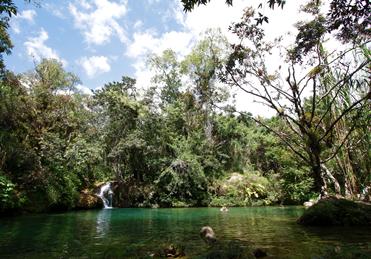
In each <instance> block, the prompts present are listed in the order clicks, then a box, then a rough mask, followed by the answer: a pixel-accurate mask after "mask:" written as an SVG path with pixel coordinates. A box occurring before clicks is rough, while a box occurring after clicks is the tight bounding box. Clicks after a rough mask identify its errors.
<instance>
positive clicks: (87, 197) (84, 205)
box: [76, 190, 103, 209]
mask: <svg viewBox="0 0 371 259" xmlns="http://www.w3.org/2000/svg"><path fill="white" fill-rule="evenodd" d="M102 207H103V202H102V200H101V199H100V198H99V197H98V196H97V195H96V194H94V193H92V192H90V191H88V190H84V191H82V192H81V193H80V196H79V200H78V202H77V204H76V208H77V209H97V208H102Z"/></svg>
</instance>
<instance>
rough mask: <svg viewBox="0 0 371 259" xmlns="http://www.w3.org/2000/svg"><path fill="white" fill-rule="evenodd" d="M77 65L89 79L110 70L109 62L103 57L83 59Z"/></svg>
mask: <svg viewBox="0 0 371 259" xmlns="http://www.w3.org/2000/svg"><path fill="white" fill-rule="evenodd" d="M78 63H79V64H80V65H81V66H82V67H83V69H84V70H85V73H86V74H87V75H88V76H89V77H94V76H95V75H98V74H102V73H106V72H109V71H110V70H111V66H110V64H109V60H108V58H107V57H104V56H92V57H89V58H87V57H83V58H82V59H80V60H79V61H78Z"/></svg>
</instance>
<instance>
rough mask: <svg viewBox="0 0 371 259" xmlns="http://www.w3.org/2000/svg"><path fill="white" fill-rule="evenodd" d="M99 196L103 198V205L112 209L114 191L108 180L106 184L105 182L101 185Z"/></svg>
mask: <svg viewBox="0 0 371 259" xmlns="http://www.w3.org/2000/svg"><path fill="white" fill-rule="evenodd" d="M97 195H98V197H99V198H101V199H102V201H103V205H104V208H105V209H112V195H113V191H112V188H111V183H110V182H108V183H106V184H103V185H102V186H101V187H100V191H99V193H98V194H97Z"/></svg>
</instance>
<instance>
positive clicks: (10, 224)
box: [0, 207, 371, 258]
mask: <svg viewBox="0 0 371 259" xmlns="http://www.w3.org/2000/svg"><path fill="white" fill-rule="evenodd" d="M302 212H303V208H302V207H257V208H231V209H230V210H229V212H227V213H222V212H220V211H219V209H218V208H188V209H109V210H96V211H79V212H69V213H63V214H47V215H29V216H21V217H15V218H2V219H0V258H71V257H74V258H136V257H137V258H145V257H146V256H147V257H148V256H149V255H150V254H151V253H153V252H156V251H158V250H159V249H160V248H161V247H165V246H167V245H169V244H171V243H173V244H177V245H182V246H184V248H185V253H186V255H187V256H189V258H202V257H205V256H206V255H207V254H208V253H210V251H211V249H212V248H210V247H208V246H207V245H206V244H205V243H204V242H203V241H202V240H201V239H200V236H199V231H200V229H201V227H202V226H205V225H209V226H211V227H212V228H213V229H214V231H215V233H216V236H217V239H218V244H219V245H224V244H229V243H231V242H233V244H238V246H239V247H242V248H243V249H250V250H251V249H254V248H262V249H263V250H265V251H267V253H268V255H269V257H271V258H323V256H321V255H323V254H325V253H326V251H329V250H331V249H332V250H333V249H335V248H336V247H340V248H341V249H344V248H347V247H352V248H353V249H359V250H362V251H364V250H366V251H367V250H368V251H370V250H369V248H370V247H371V231H370V230H371V229H370V228H354V227H353V228H350V227H349V228H347V227H346V228H339V227H330V228H304V227H302V226H299V225H298V224H296V219H297V218H298V217H299V216H300V215H301V214H302ZM370 258H371V255H370Z"/></svg>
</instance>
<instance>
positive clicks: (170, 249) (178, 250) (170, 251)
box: [149, 244, 185, 258]
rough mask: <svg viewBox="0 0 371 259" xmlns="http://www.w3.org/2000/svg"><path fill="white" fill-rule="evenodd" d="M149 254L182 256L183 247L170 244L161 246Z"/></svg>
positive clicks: (168, 256) (167, 256)
mask: <svg viewBox="0 0 371 259" xmlns="http://www.w3.org/2000/svg"><path fill="white" fill-rule="evenodd" d="M149 256H150V257H155V258H156V257H160V258H182V257H184V256H185V253H184V247H182V246H178V245H173V244H171V245H169V246H166V247H165V248H161V249H160V250H159V251H157V252H156V253H153V254H150V255H149Z"/></svg>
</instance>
